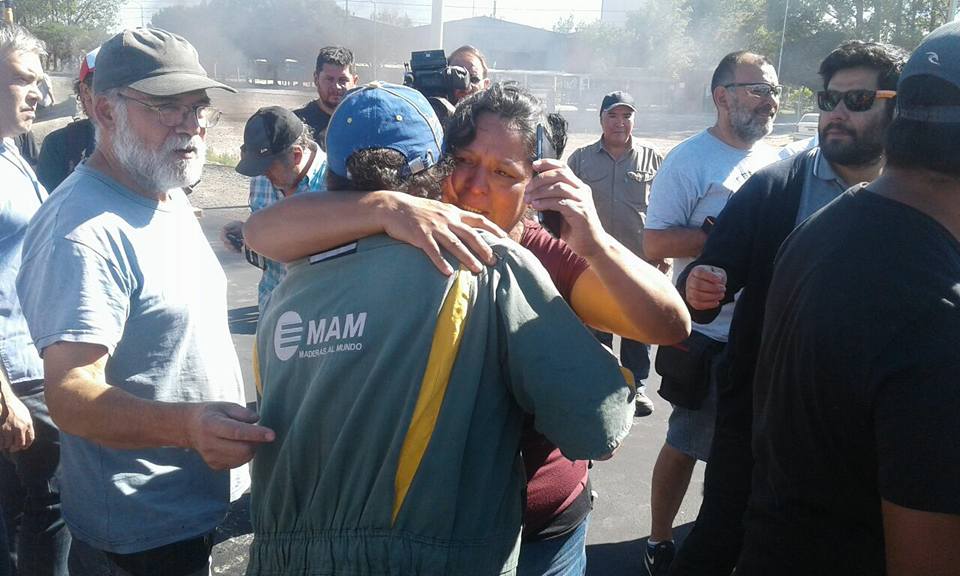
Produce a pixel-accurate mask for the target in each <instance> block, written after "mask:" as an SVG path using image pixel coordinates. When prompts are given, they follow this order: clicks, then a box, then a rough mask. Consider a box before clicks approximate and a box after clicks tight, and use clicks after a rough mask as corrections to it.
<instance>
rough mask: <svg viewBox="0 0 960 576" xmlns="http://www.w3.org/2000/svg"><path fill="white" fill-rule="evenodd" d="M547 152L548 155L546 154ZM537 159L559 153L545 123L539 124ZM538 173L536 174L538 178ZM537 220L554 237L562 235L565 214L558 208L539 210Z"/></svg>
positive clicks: (554, 156) (552, 156)
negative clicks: (549, 137)
mask: <svg viewBox="0 0 960 576" xmlns="http://www.w3.org/2000/svg"><path fill="white" fill-rule="evenodd" d="M545 154H546V156H545ZM535 156H536V158H535V160H542V159H543V158H545V157H546V158H556V156H557V153H556V151H555V150H554V149H553V145H552V144H551V143H550V141H549V140H547V138H546V130H545V129H544V127H543V124H537V144H536V150H535ZM537 176H538V174H534V175H533V177H534V178H536V177H537ZM537 222H539V223H540V225H541V226H543V229H544V230H546V231H547V232H549V233H550V235H551V236H553V237H554V238H559V237H560V231H561V230H562V229H563V216H562V215H561V214H560V213H559V212H557V211H556V210H542V211H539V212H537Z"/></svg>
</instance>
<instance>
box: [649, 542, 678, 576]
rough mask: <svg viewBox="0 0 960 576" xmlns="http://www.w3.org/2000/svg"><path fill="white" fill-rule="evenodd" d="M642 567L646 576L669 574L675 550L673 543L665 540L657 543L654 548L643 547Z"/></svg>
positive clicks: (664, 575)
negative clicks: (645, 571)
mask: <svg viewBox="0 0 960 576" xmlns="http://www.w3.org/2000/svg"><path fill="white" fill-rule="evenodd" d="M644 548H645V549H646V550H644V552H643V566H644V568H646V569H647V575H648V576H666V575H667V574H669V573H670V564H672V563H673V555H674V554H675V553H676V548H675V547H674V545H673V542H671V541H669V540H666V541H663V542H659V543H658V544H657V545H656V546H654V547H652V548H651V547H650V546H649V545H647V546H644Z"/></svg>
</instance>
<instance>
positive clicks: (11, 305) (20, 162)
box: [0, 139, 47, 392]
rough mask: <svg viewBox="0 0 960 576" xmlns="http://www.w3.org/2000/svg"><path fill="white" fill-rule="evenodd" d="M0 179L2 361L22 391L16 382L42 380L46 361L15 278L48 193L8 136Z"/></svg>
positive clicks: (2, 144) (0, 155)
mask: <svg viewBox="0 0 960 576" xmlns="http://www.w3.org/2000/svg"><path fill="white" fill-rule="evenodd" d="M0 182H3V190H4V192H3V194H0V362H2V364H3V370H4V372H6V374H7V376H8V377H9V379H10V383H11V384H12V385H13V388H14V390H15V391H18V392H19V391H20V388H21V387H19V386H17V384H27V383H28V382H32V381H36V380H42V379H43V361H42V360H41V359H40V356H39V355H38V354H37V349H36V348H35V347H34V345H33V340H32V339H31V338H30V333H29V331H28V330H27V322H26V320H25V319H24V317H23V312H22V310H21V309H20V299H19V298H18V297H17V287H16V279H17V272H18V271H19V270H20V254H21V249H22V247H23V238H24V236H25V235H26V233H27V224H28V223H29V222H30V218H32V217H33V215H34V213H36V211H37V210H38V209H39V208H40V204H41V203H42V202H43V201H44V200H45V199H46V198H47V192H46V190H44V188H43V186H42V185H41V184H40V182H38V181H37V177H36V175H35V174H34V173H33V170H32V169H31V168H30V165H29V164H27V162H26V160H24V159H23V157H22V156H20V152H19V151H18V150H17V147H16V145H15V144H14V143H13V141H11V140H9V139H5V140H3V141H0Z"/></svg>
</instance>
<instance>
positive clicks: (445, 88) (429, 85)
mask: <svg viewBox="0 0 960 576" xmlns="http://www.w3.org/2000/svg"><path fill="white" fill-rule="evenodd" d="M404 69H405V72H404V74H403V85H404V86H409V87H411V88H413V89H415V90H417V91H419V92H420V93H421V94H423V95H424V96H426V97H427V100H429V101H430V105H431V106H433V109H434V111H435V112H436V113H437V116H439V117H440V119H441V120H444V119H445V118H446V117H447V116H449V115H450V114H451V113H452V112H453V104H451V102H452V101H453V99H454V98H453V95H454V92H455V91H457V90H466V89H467V88H469V87H470V74H469V73H468V72H467V69H466V68H464V67H463V66H449V65H448V64H447V55H446V54H445V53H444V51H443V50H422V51H419V52H412V53H411V54H410V62H408V63H406V64H404Z"/></svg>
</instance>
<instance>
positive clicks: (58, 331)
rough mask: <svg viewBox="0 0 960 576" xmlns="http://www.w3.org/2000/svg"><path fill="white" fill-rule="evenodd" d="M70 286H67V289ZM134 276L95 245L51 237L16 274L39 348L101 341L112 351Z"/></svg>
mask: <svg viewBox="0 0 960 576" xmlns="http://www.w3.org/2000/svg"><path fill="white" fill-rule="evenodd" d="M65 286H69V287H70V289H69V290H64V287H65ZM131 290H132V286H131V280H130V278H129V275H128V274H124V273H122V272H121V271H120V270H119V269H118V268H117V267H116V266H115V265H114V264H113V263H111V262H110V261H108V260H107V259H106V258H105V257H104V256H103V255H101V254H99V253H98V252H96V251H94V250H93V249H91V248H89V247H87V246H85V245H83V244H80V243H78V242H75V241H71V240H67V239H63V238H60V239H53V240H51V241H50V242H48V243H47V244H46V246H45V247H44V249H42V250H41V251H39V252H38V253H37V254H36V255H35V256H34V257H33V258H32V259H31V260H29V261H25V262H24V263H23V265H22V267H21V269H20V273H19V275H18V277H17V292H18V294H20V302H21V305H22V307H23V313H24V316H25V317H26V318H27V324H28V326H29V328H30V333H31V335H32V337H33V340H34V343H35V345H36V346H37V349H38V350H39V351H40V353H41V355H42V354H43V349H44V348H46V347H47V346H50V345H51V344H55V343H57V342H84V343H89V344H100V345H102V346H105V347H106V348H107V351H108V352H109V353H111V354H112V353H113V350H114V348H115V347H116V345H117V343H118V342H119V341H120V338H121V336H122V335H123V327H124V324H125V322H126V318H127V313H128V309H129V305H130V293H131Z"/></svg>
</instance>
